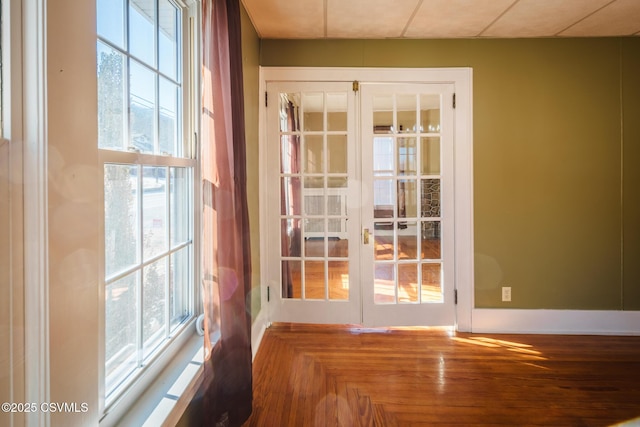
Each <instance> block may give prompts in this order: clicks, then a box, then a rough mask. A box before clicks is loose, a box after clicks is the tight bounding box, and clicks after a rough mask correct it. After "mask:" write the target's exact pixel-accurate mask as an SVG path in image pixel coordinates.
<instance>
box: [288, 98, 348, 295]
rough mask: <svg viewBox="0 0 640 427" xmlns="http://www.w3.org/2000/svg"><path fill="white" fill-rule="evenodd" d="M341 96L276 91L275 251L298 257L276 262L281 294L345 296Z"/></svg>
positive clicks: (345, 176) (345, 166)
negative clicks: (277, 178) (277, 211)
mask: <svg viewBox="0 0 640 427" xmlns="http://www.w3.org/2000/svg"><path fill="white" fill-rule="evenodd" d="M348 95H349V94H348V92H346V91H343V92H328V93H324V92H321V91H318V92H303V93H280V94H279V126H280V135H279V137H280V141H279V145H280V147H279V150H280V179H281V180H282V183H281V188H282V190H281V197H282V200H281V205H282V208H281V218H280V221H281V225H280V226H281V251H282V256H283V257H292V256H299V257H300V258H301V259H300V261H297V260H296V261H294V260H282V261H283V264H282V269H283V276H282V280H283V296H284V297H285V298H302V299H315V300H327V298H329V299H332V300H343V299H348V291H349V289H348V280H349V275H348V269H345V265H347V266H348V258H349V254H348V239H347V224H348V221H347V194H348V182H349V179H348V173H349V165H348V162H349V161H350V160H352V159H350V158H349V155H348V149H349V147H348V137H347V133H346V132H347V123H348V120H347V107H348ZM300 112H302V114H301V115H302V117H300V120H301V121H302V124H301V125H300V124H299V122H300V120H299V118H298V115H299V114H300ZM291 175H296V176H291ZM294 201H295V202H296V203H293V202H294ZM292 216H299V217H298V218H291V217H292ZM296 227H297V228H296ZM300 228H302V229H300ZM329 258H331V259H329ZM285 261H288V263H284V262H285ZM293 262H295V263H297V264H295V265H293V264H292V263H293ZM334 269H335V271H334ZM293 273H296V274H298V276H295V274H293ZM300 274H301V275H302V279H301V280H300V282H296V281H295V280H294V278H293V277H299V276H300ZM329 277H330V278H331V279H329ZM343 279H344V280H345V281H346V282H347V287H344V286H343V283H342V282H341V280H343ZM329 280H330V281H331V283H329Z"/></svg>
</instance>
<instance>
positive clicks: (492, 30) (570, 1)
mask: <svg viewBox="0 0 640 427" xmlns="http://www.w3.org/2000/svg"><path fill="white" fill-rule="evenodd" d="M609 2H611V0H562V1H558V0H520V1H519V2H518V3H516V4H514V5H513V7H512V8H511V9H509V10H508V11H507V12H506V13H505V14H504V15H502V16H501V17H500V18H499V19H498V20H497V21H496V22H494V23H493V25H491V26H490V27H489V28H487V30H486V31H485V32H484V33H482V35H483V36H487V37H551V36H555V35H557V34H558V33H559V32H561V31H563V30H565V29H566V28H568V27H570V26H571V25H573V24H574V23H576V22H577V21H579V20H581V19H583V18H585V17H586V16H589V15H590V14H591V13H593V12H595V11H597V10H598V9H600V8H602V7H603V6H605V5H606V4H607V3H609Z"/></svg>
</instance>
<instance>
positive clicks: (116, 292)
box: [97, 0, 196, 403]
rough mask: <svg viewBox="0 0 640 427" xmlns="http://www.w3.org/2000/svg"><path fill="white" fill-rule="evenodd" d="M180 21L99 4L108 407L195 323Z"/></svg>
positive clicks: (144, 0) (140, 4)
mask: <svg viewBox="0 0 640 427" xmlns="http://www.w3.org/2000/svg"><path fill="white" fill-rule="evenodd" d="M184 12H185V11H184V10H183V9H182V8H181V7H180V6H179V5H178V4H177V3H174V2H172V1H170V0H97V29H98V38H97V72H98V128H99V134H98V146H99V149H100V158H101V160H102V163H103V167H104V207H105V209H104V286H105V292H104V295H105V300H104V304H105V305H104V363H105V366H104V388H105V390H104V395H105V396H106V400H107V403H108V402H109V400H110V399H113V397H114V396H116V395H117V394H118V391H119V390H120V388H122V387H124V386H126V385H127V384H128V383H129V382H130V381H132V380H133V379H134V378H135V377H136V374H137V373H138V372H139V371H140V368H141V367H143V366H144V365H145V364H146V363H148V362H149V360H150V359H151V358H153V357H154V355H156V354H157V353H158V352H159V351H160V350H161V349H162V348H164V345H165V344H166V343H167V342H168V341H169V340H170V339H171V338H172V337H173V335H174V334H175V333H176V331H178V330H179V329H180V326H181V325H182V324H184V323H185V321H186V320H188V319H189V318H190V317H191V315H192V313H193V302H192V301H193V289H194V287H193V285H192V284H193V283H194V259H195V254H194V248H193V246H194V244H193V229H194V221H193V218H194V195H193V180H194V172H195V165H196V164H195V160H194V159H193V157H194V156H193V153H191V150H190V149H189V145H188V143H187V141H186V140H187V138H186V137H185V135H186V134H187V132H186V129H185V126H186V125H185V122H186V120H185V116H186V114H185V111H186V110H185V104H187V102H186V101H185V97H184V96H185V92H188V91H185V89H184V79H183V74H184V72H183V68H184V67H183V65H184V58H183V56H184V55H183V50H184V49H183V40H184V38H185V33H184V28H183V27H184V25H183V13H184Z"/></svg>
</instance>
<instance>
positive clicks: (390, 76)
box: [259, 67, 474, 331]
mask: <svg viewBox="0 0 640 427" xmlns="http://www.w3.org/2000/svg"><path fill="white" fill-rule="evenodd" d="M472 79H473V70H472V69H471V68H468V67H460V68H457V67H456V68H350V67H349V68H345V67H326V68H325V67H260V81H259V91H260V92H259V94H260V96H259V99H261V102H260V104H261V106H260V111H259V132H260V133H259V135H260V137H259V138H260V141H259V147H260V152H259V159H260V160H259V176H260V184H259V189H260V194H259V209H260V228H261V229H262V230H266V229H267V228H266V227H267V218H268V215H267V207H268V203H267V200H266V194H267V193H266V186H267V184H266V182H267V178H266V177H267V168H268V165H267V161H266V159H267V123H266V114H267V109H266V103H265V102H263V101H262V97H263V96H265V94H266V86H267V82H274V81H290V82H314V81H318V82H320V81H323V82H349V81H352V82H365V81H366V82H380V83H451V84H453V85H454V88H455V89H454V91H455V111H454V174H453V176H454V224H455V225H454V227H455V236H454V244H455V249H454V263H455V267H454V278H455V284H456V291H457V304H456V308H455V310H456V323H455V328H456V330H458V331H471V329H472V311H473V305H474V295H473V291H474V241H473V114H472V113H473V111H472V106H473V87H472ZM452 102H453V100H452ZM356 114H357V115H358V116H357V117H356V120H357V121H358V123H359V122H360V117H359V111H357V112H356ZM358 137H359V135H358ZM357 149H358V151H360V147H357ZM260 236H261V237H260V251H261V253H263V254H268V253H269V252H268V242H267V239H266V238H265V234H264V233H260ZM260 268H261V274H260V276H261V283H262V285H261V302H262V305H261V307H262V308H266V309H267V312H268V304H269V303H268V301H267V298H268V293H269V289H268V287H269V286H270V284H269V283H268V274H267V272H268V271H267V268H268V263H267V258H266V256H263V257H261V258H260ZM272 287H273V286H272ZM276 289H277V288H276ZM274 291H275V289H274Z"/></svg>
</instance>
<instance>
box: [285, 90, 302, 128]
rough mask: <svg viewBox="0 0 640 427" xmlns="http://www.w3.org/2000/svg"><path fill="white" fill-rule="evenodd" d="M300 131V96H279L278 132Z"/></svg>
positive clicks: (290, 94) (293, 94)
mask: <svg viewBox="0 0 640 427" xmlns="http://www.w3.org/2000/svg"><path fill="white" fill-rule="evenodd" d="M299 130H300V94H299V93H281V94H280V132H298V131H299Z"/></svg>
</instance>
